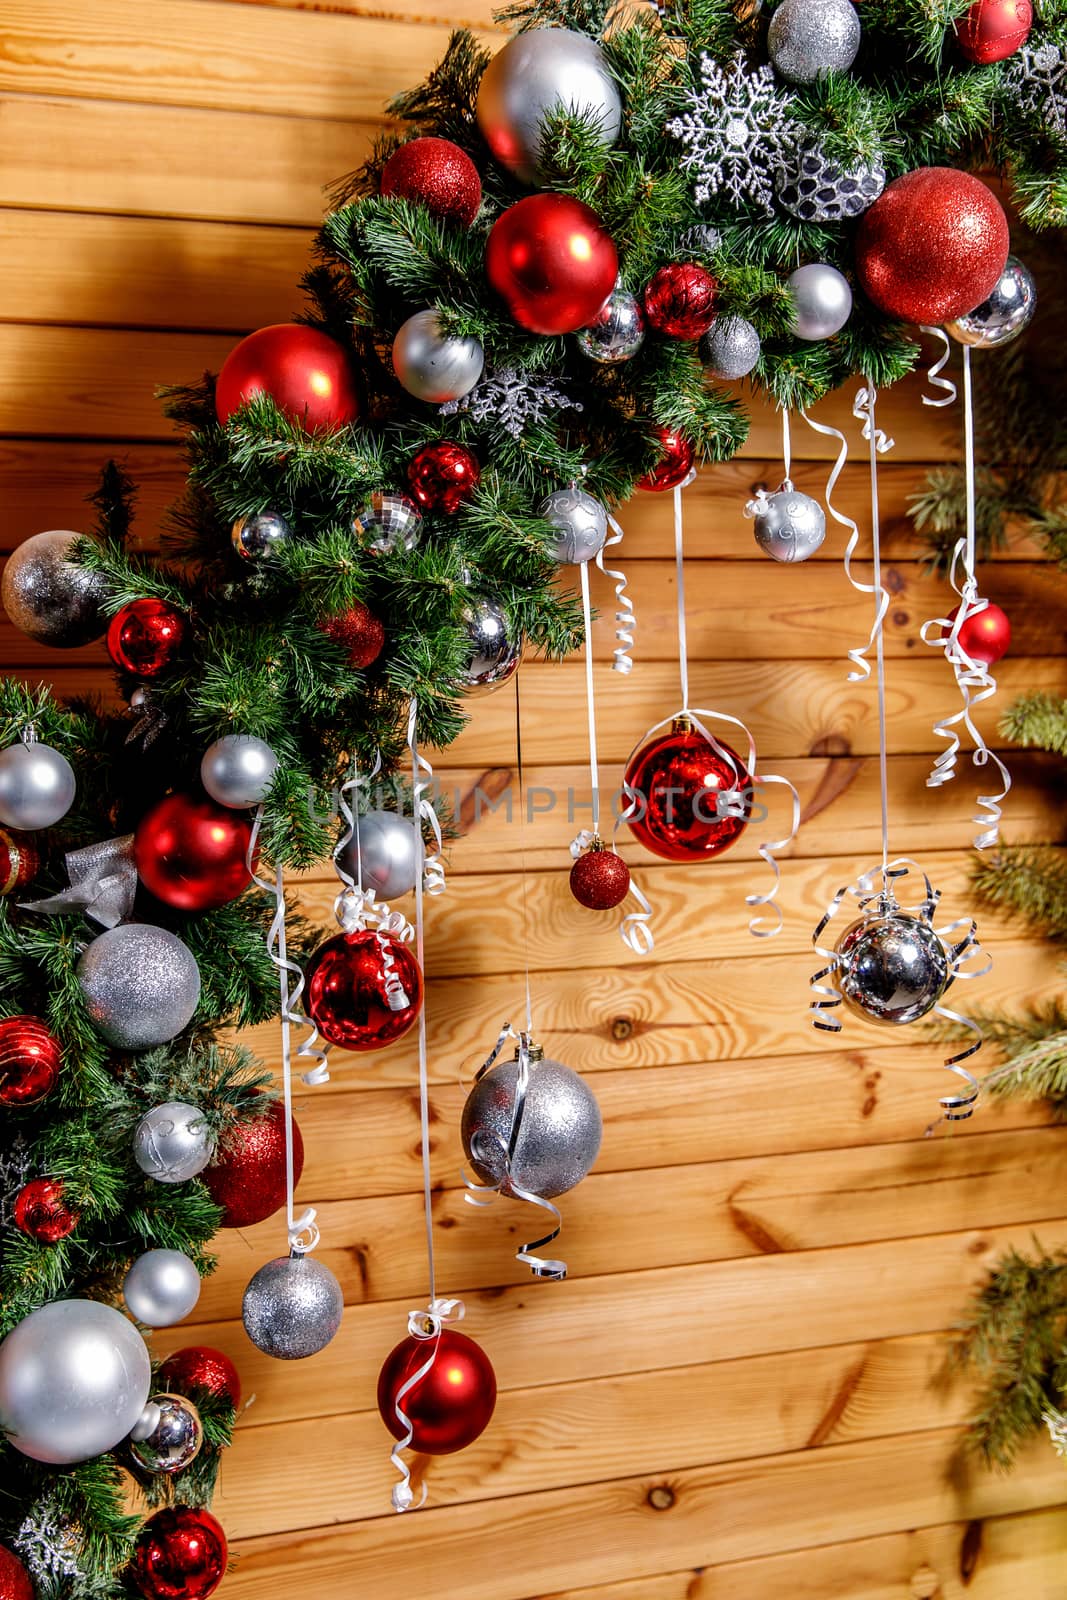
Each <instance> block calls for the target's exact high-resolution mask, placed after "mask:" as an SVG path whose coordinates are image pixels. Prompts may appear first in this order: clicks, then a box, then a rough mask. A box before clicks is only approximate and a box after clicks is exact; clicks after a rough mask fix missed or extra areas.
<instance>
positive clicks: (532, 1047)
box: [511, 1039, 545, 1061]
mask: <svg viewBox="0 0 1067 1600" xmlns="http://www.w3.org/2000/svg"><path fill="white" fill-rule="evenodd" d="M511 1059H512V1061H518V1059H519V1047H518V1045H516V1047H515V1054H514V1055H513V1056H512V1058H511ZM526 1059H527V1061H543V1060H544V1059H545V1047H544V1045H542V1044H535V1043H534V1041H533V1040H532V1039H530V1040H528V1041H527V1045H526Z"/></svg>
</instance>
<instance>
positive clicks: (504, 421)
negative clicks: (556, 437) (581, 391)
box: [441, 367, 583, 439]
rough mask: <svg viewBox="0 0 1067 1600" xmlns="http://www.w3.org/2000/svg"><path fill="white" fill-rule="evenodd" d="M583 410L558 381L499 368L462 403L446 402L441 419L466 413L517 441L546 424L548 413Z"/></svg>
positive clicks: (509, 368) (476, 385)
mask: <svg viewBox="0 0 1067 1600" xmlns="http://www.w3.org/2000/svg"><path fill="white" fill-rule="evenodd" d="M582 409H583V407H582V404H581V402H580V401H579V400H575V399H574V398H573V397H572V396H571V395H570V394H569V393H568V392H567V390H566V388H565V387H564V385H563V384H562V383H560V382H558V380H557V379H555V378H534V377H531V376H530V375H529V374H528V373H524V372H517V371H516V370H515V369H514V368H513V367H501V369H500V370H499V371H498V372H492V373H490V374H489V376H488V377H487V378H483V379H482V381H481V383H478V384H475V386H474V388H473V389H472V390H471V392H470V393H469V394H466V395H464V396H463V398H462V399H461V400H448V401H446V402H445V404H444V405H443V406H442V407H441V415H442V416H443V417H452V416H455V414H456V412H457V411H465V412H466V413H467V415H468V416H469V417H470V418H471V419H472V420H473V421H474V422H478V423H482V424H485V423H489V424H495V425H496V427H498V428H501V429H503V431H504V432H505V433H509V434H510V435H511V437H512V438H513V439H518V438H520V437H521V435H522V434H524V433H525V432H526V430H527V428H529V427H531V426H533V427H536V426H537V425H538V424H539V423H541V422H545V421H547V419H548V413H549V412H550V411H581V410H582Z"/></svg>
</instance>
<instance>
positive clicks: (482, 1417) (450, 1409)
mask: <svg viewBox="0 0 1067 1600" xmlns="http://www.w3.org/2000/svg"><path fill="white" fill-rule="evenodd" d="M434 1343H435V1341H434V1339H433V1338H428V1339H417V1338H416V1337H415V1336H414V1334H412V1335H410V1336H409V1337H408V1338H407V1339H401V1341H400V1343H399V1344H398V1345H397V1346H396V1348H395V1349H394V1350H391V1351H390V1352H389V1354H388V1355H387V1356H386V1358H385V1362H384V1364H383V1366H382V1370H381V1373H380V1375H379V1378H378V1410H379V1411H380V1412H381V1414H382V1421H383V1422H384V1423H385V1426H386V1427H387V1428H388V1429H389V1432H390V1433H391V1434H392V1435H393V1438H394V1439H403V1438H404V1437H405V1435H406V1433H407V1429H406V1428H405V1427H404V1424H403V1423H402V1422H401V1420H400V1418H399V1417H398V1416H397V1414H396V1407H397V1396H398V1395H399V1393H400V1391H401V1389H402V1388H403V1387H404V1385H405V1383H407V1382H408V1380H409V1379H411V1378H413V1377H414V1376H415V1374H416V1373H417V1372H418V1371H419V1369H420V1367H422V1366H424V1365H425V1364H426V1362H427V1361H429V1359H430V1357H431V1355H433V1352H434ZM399 1403H400V1406H401V1409H402V1410H403V1412H404V1415H405V1416H406V1417H408V1418H409V1420H410V1422H411V1429H412V1438H411V1449H412V1450H417V1451H419V1452H420V1454H422V1455H427V1456H447V1455H451V1454H452V1452H453V1451H455V1450H463V1449H465V1448H466V1447H467V1445H469V1444H472V1443H473V1442H474V1440H475V1439H477V1437H478V1435H479V1434H480V1433H484V1432H485V1430H486V1428H487V1427H488V1426H489V1423H490V1421H491V1419H492V1415H493V1410H494V1408H495V1406H496V1373H495V1372H494V1371H493V1365H492V1362H491V1361H490V1360H489V1357H488V1356H487V1355H486V1353H485V1351H484V1350H483V1349H482V1347H481V1345H479V1344H475V1342H474V1340H473V1339H468V1337H467V1335H466V1334H465V1333H456V1332H455V1331H454V1330H453V1329H452V1328H442V1330H441V1334H440V1338H439V1339H438V1340H437V1354H436V1356H435V1357H434V1362H433V1365H432V1366H431V1368H430V1370H429V1371H428V1372H427V1373H426V1374H425V1375H424V1376H423V1377H421V1378H420V1379H419V1380H418V1382H417V1383H415V1384H414V1385H413V1386H412V1387H411V1388H410V1389H409V1390H408V1392H407V1394H406V1395H405V1396H404V1398H403V1399H402V1400H401V1401H400V1402H399Z"/></svg>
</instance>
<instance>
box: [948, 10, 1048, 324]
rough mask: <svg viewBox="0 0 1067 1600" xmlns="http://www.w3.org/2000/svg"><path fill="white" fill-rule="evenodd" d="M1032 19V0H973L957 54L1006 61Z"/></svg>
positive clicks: (982, 62) (981, 62)
mask: <svg viewBox="0 0 1067 1600" xmlns="http://www.w3.org/2000/svg"><path fill="white" fill-rule="evenodd" d="M1033 20H1034V8H1033V5H1032V4H1031V0H974V4H973V5H972V6H971V8H970V10H969V11H967V12H965V13H964V15H963V16H962V17H961V18H960V19H959V21H958V22H957V24H956V38H957V39H958V40H959V46H960V54H961V55H964V56H966V58H967V60H968V61H973V62H974V64H975V66H978V67H988V66H989V65H990V63H991V62H993V61H1006V60H1007V58H1008V56H1013V55H1014V54H1015V52H1016V50H1018V48H1019V46H1020V45H1024V44H1025V43H1026V41H1027V39H1028V38H1029V36H1030V28H1031V25H1032V24H1033ZM972 309H973V308H972Z"/></svg>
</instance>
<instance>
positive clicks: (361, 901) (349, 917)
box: [333, 754, 418, 1011]
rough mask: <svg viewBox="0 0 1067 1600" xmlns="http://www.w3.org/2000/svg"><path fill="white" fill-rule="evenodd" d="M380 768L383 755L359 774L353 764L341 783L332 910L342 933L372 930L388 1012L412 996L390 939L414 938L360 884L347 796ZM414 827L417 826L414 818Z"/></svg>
mask: <svg viewBox="0 0 1067 1600" xmlns="http://www.w3.org/2000/svg"><path fill="white" fill-rule="evenodd" d="M381 770H382V758H381V755H380V754H378V755H376V756H375V759H374V765H373V767H372V768H371V770H370V771H369V772H367V773H360V772H357V771H356V770H355V768H354V767H353V772H352V776H351V777H350V778H348V779H347V780H346V781H345V782H344V783H343V784H342V785H341V792H340V795H339V797H338V807H339V809H340V812H341V816H342V818H343V820H344V822H345V824H346V826H345V831H344V832H343V833H342V834H341V837H340V838H339V839H338V841H337V843H336V844H335V845H334V850H333V865H334V871H335V872H336V873H337V876H338V877H339V878H340V880H341V885H342V887H341V890H340V892H339V893H338V895H337V898H336V899H335V900H334V903H333V909H334V915H335V917H336V918H337V921H338V923H339V925H340V927H341V929H342V931H343V932H344V933H361V932H363V931H364V930H365V929H367V928H371V929H373V930H374V933H375V936H376V938H377V941H378V950H379V954H380V955H381V961H382V987H383V989H384V991H385V1001H386V1004H387V1005H388V1007H389V1009H390V1011H406V1010H407V1009H408V1006H409V1005H410V1004H411V997H410V996H409V994H408V992H407V990H406V989H405V987H404V983H403V979H402V978H401V977H400V974H399V972H398V970H397V965H396V956H395V954H394V953H393V940H394V939H398V940H400V941H401V943H404V944H409V943H410V942H411V940H412V939H414V937H415V930H414V928H413V927H412V926H411V924H410V923H409V922H408V920H407V918H406V917H405V916H404V915H403V913H402V912H400V911H392V910H390V908H389V906H388V905H387V904H386V902H385V901H384V900H383V901H381V903H378V901H377V900H376V896H375V892H374V890H373V889H366V888H364V886H363V863H362V861H361V859H360V855H359V811H358V802H357V803H356V805H353V804H352V800H351V798H350V797H352V796H353V791H354V790H356V789H358V788H360V787H362V786H363V785H364V784H367V783H370V782H371V781H372V780H373V779H374V778H376V777H377V775H378V773H379V772H380V771H381ZM415 826H416V827H418V820H417V819H416V823H415ZM353 839H355V841H356V870H357V874H358V877H357V878H353V876H352V874H351V873H350V872H349V870H348V868H347V867H346V866H345V865H344V852H345V851H346V849H347V848H348V846H349V845H350V844H351V842H352V840H353Z"/></svg>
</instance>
